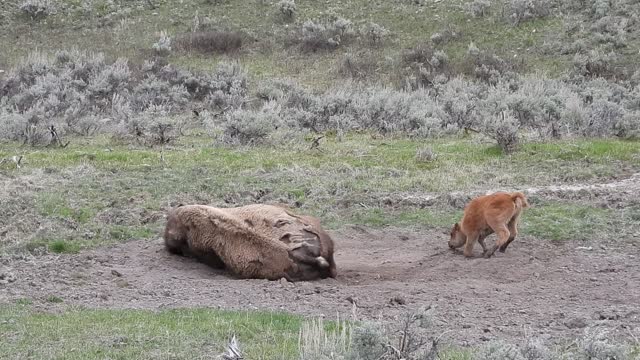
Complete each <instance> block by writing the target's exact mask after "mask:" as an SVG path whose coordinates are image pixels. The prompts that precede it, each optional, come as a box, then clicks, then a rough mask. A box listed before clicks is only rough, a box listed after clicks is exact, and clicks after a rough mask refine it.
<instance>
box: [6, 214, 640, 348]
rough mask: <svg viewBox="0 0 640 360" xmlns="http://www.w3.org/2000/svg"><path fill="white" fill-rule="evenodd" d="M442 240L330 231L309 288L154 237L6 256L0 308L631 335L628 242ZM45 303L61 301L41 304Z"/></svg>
mask: <svg viewBox="0 0 640 360" xmlns="http://www.w3.org/2000/svg"><path fill="white" fill-rule="evenodd" d="M445 232H446V231H445V230H443V231H441V232H435V231H433V230H430V231H424V232H415V231H411V230H403V229H397V228H390V229H383V230H373V229H368V228H364V227H358V226H353V227H349V228H346V229H343V230H341V231H335V232H333V233H332V236H333V237H334V239H335V240H336V245H337V250H336V262H337V264H338V271H339V275H338V277H337V279H328V280H322V281H316V282H299V283H288V282H286V281H263V280H236V279H233V278H230V277H228V276H227V275H226V274H225V273H224V272H221V271H217V270H212V269H210V268H207V267H206V266H204V265H202V264H199V263H197V262H195V261H193V260H191V259H187V258H182V257H178V256H175V255H170V254H168V253H167V252H166V251H165V250H164V248H163V244H162V241H161V240H160V239H158V240H153V241H131V242H128V243H124V244H121V245H117V246H114V247H107V248H100V249H96V250H91V251H85V252H82V253H80V254H77V255H46V256H39V257H31V258H26V259H4V260H3V262H4V265H3V267H4V272H5V273H11V274H12V275H13V276H9V277H12V279H11V280H12V282H8V281H6V280H5V281H4V283H3V284H0V289H1V290H2V291H0V303H12V302H14V301H16V300H17V299H19V298H30V299H34V304H35V305H34V306H38V307H42V308H44V309H54V308H59V307H60V306H65V305H69V304H74V305H82V306H88V307H99V308H141V309H162V308H173V307H201V306H204V307H214V308H224V309H269V310H286V311H290V312H294V313H298V314H304V315H313V316H319V315H324V316H327V317H329V318H333V317H335V316H336V315H337V314H340V316H341V317H342V318H344V317H349V316H351V315H352V313H353V310H354V304H355V308H356V314H357V317H358V318H359V319H379V318H382V319H387V320H392V319H393V318H394V317H395V316H398V315H399V314H401V313H403V312H406V311H409V310H412V309H416V308H419V307H421V306H427V305H431V306H433V307H434V308H435V310H436V311H435V315H436V323H435V325H434V326H435V327H436V329H437V331H438V332H439V331H443V330H453V331H451V332H450V333H448V336H449V338H450V340H454V341H456V342H458V343H462V344H465V343H477V342H479V341H483V340H488V339H493V338H501V339H513V340H515V338H520V337H522V336H523V335H524V334H525V333H526V334H529V335H540V336H543V337H552V338H554V339H559V338H567V337H572V336H576V335H579V334H580V333H581V332H582V331H583V330H584V328H585V327H588V326H603V327H606V328H610V329H616V330H620V331H625V332H626V331H627V330H626V329H633V328H638V327H640V307H639V306H638V304H640V252H639V251H638V248H637V247H635V246H633V245H632V244H625V245H620V246H621V247H618V248H615V249H614V248H610V247H604V246H602V247H595V248H592V249H591V250H589V249H588V248H581V247H580V245H578V244H572V243H565V244H562V245H554V244H551V243H549V242H548V241H543V240H537V239H534V238H531V237H527V235H526V234H523V235H521V236H520V237H519V238H517V239H516V241H515V242H514V243H513V244H512V246H510V247H509V249H508V250H507V252H506V253H505V254H498V255H497V256H495V257H494V258H491V259H482V258H477V259H465V258H464V257H463V256H462V255H461V254H459V253H453V252H452V251H450V250H449V249H448V248H447V243H446V242H447V240H448V235H447V234H446V233H445ZM487 241H488V244H490V243H491V241H494V238H493V237H490V238H488V239H487ZM476 251H478V255H480V254H479V250H478V249H476ZM9 277H7V278H9ZM51 295H54V296H57V297H60V298H62V299H63V301H64V303H63V304H51V303H48V302H47V301H46V299H47V297H49V296H51Z"/></svg>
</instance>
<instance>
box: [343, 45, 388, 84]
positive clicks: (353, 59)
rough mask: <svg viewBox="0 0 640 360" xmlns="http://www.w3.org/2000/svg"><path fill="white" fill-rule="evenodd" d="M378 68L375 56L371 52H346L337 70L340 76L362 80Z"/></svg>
mask: <svg viewBox="0 0 640 360" xmlns="http://www.w3.org/2000/svg"><path fill="white" fill-rule="evenodd" d="M378 69H379V65H378V62H377V60H376V57H375V56H374V55H373V54H371V53H363V52H361V53H356V54H353V53H347V54H345V55H344V56H343V57H342V61H341V63H340V67H339V69H338V72H339V74H340V75H342V76H347V77H350V78H352V79H357V80H364V79H367V78H368V77H370V76H372V75H374V74H375V73H376V72H377V70H378Z"/></svg>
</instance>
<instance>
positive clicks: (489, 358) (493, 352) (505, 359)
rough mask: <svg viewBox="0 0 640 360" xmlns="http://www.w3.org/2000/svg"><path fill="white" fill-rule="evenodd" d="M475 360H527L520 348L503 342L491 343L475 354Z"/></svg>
mask: <svg viewBox="0 0 640 360" xmlns="http://www.w3.org/2000/svg"><path fill="white" fill-rule="evenodd" d="M472 359H473V360H525V358H524V357H523V356H522V354H521V353H520V351H519V350H518V348H517V347H516V346H514V345H511V344H507V343H504V342H501V341H491V342H489V343H488V344H486V345H484V346H482V347H480V349H478V350H477V351H475V352H474V355H473V358H472Z"/></svg>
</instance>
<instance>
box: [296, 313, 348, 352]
mask: <svg viewBox="0 0 640 360" xmlns="http://www.w3.org/2000/svg"><path fill="white" fill-rule="evenodd" d="M335 326H336V329H335V330H334V331H327V327H326V325H325V323H324V321H322V319H317V320H312V321H310V322H305V323H303V324H302V327H301V329H300V343H299V347H300V360H320V359H343V358H344V357H343V356H342V355H343V354H347V353H348V352H349V349H350V347H351V325H350V324H349V323H347V322H341V321H340V320H338V321H337V322H336V325H335Z"/></svg>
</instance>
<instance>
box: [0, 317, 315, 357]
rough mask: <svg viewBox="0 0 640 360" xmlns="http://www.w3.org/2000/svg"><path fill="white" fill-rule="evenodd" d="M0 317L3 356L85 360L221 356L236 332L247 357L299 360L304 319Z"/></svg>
mask: <svg viewBox="0 0 640 360" xmlns="http://www.w3.org/2000/svg"><path fill="white" fill-rule="evenodd" d="M0 318H1V319H3V321H0V333H2V334H3V336H2V337H0V348H2V352H3V358H9V359H14V358H19V357H21V356H24V355H25V354H29V355H30V356H31V357H33V358H64V359H83V360H84V359H87V360H88V359H105V358H111V359H151V358H158V357H162V358H173V359H183V358H194V357H197V356H205V355H206V356H207V357H209V356H211V357H215V356H216V355H219V354H221V353H222V352H223V351H224V347H225V345H226V344H227V341H228V339H230V337H231V336H233V335H234V334H235V335H236V336H237V338H238V341H239V343H240V348H241V349H242V351H243V352H244V355H245V358H247V359H295V358H296V354H297V348H298V332H299V329H300V326H301V323H302V321H303V319H302V318H300V317H298V316H293V315H288V314H284V313H282V314H280V313H260V312H231V311H217V310H210V309H181V310H165V311H158V312H152V311H139V310H84V309H75V310H66V311H64V312H63V313H61V314H48V313H41V312H35V311H31V310H30V309H29V308H28V307H26V306H17V307H12V306H0ZM5 356H6V357H5Z"/></svg>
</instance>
